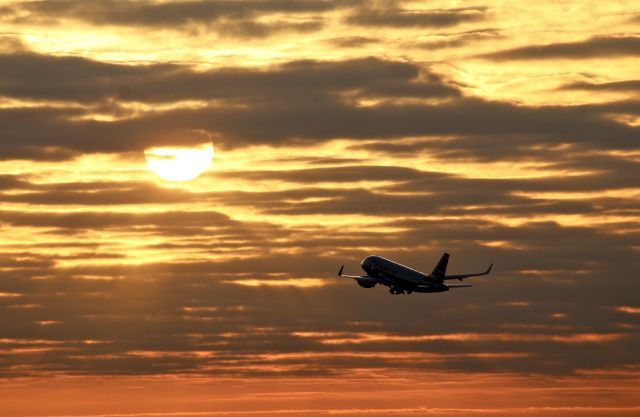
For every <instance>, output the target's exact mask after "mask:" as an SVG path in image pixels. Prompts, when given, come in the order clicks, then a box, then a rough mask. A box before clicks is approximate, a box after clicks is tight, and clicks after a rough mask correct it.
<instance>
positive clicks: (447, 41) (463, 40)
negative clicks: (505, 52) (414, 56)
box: [418, 29, 503, 49]
mask: <svg viewBox="0 0 640 417" xmlns="http://www.w3.org/2000/svg"><path fill="white" fill-rule="evenodd" d="M502 37H503V35H502V34H501V32H500V31H499V30H497V29H478V30H471V31H467V32H462V33H454V34H442V35H434V36H433V38H434V40H430V41H425V42H420V43H419V44H418V46H419V47H421V48H425V49H443V48H460V47H463V46H466V45H469V44H471V43H475V42H482V41H489V40H494V41H495V40H498V39H500V38H502Z"/></svg>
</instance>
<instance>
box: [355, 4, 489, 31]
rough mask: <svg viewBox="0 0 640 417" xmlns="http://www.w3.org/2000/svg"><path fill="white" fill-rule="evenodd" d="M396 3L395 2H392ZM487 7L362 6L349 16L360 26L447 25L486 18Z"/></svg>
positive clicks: (409, 26)
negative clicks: (429, 8)
mask: <svg viewBox="0 0 640 417" xmlns="http://www.w3.org/2000/svg"><path fill="white" fill-rule="evenodd" d="M392 3H394V2H392ZM485 11H486V9H485V8H461V9H448V10H428V11H422V10H421V11H414V10H407V9H402V8H400V7H393V6H392V7H385V8H362V9H359V10H358V11H356V12H354V13H353V14H352V15H350V16H348V17H347V23H350V24H353V25H359V26H372V27H375V26H382V27H385V26H387V27H394V28H416V27H438V28H439V27H447V26H455V25H458V24H461V23H467V22H475V21H480V20H483V19H485Z"/></svg>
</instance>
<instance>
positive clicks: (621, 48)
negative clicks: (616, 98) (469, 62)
mask: <svg viewBox="0 0 640 417" xmlns="http://www.w3.org/2000/svg"><path fill="white" fill-rule="evenodd" d="M638 51H640V37H637V36H615V37H614V36H602V37H595V38H591V39H587V40H584V41H578V42H564V43H552V44H548V45H532V46H523V47H520V48H514V49H508V50H504V51H498V52H492V53H489V54H485V55H482V56H481V57H483V58H486V59H491V60H497V61H508V60H525V59H586V58H601V57H615V56H638V55H639V54H640V52H638Z"/></svg>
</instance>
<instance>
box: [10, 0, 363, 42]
mask: <svg viewBox="0 0 640 417" xmlns="http://www.w3.org/2000/svg"><path fill="white" fill-rule="evenodd" d="M358 3H360V2H359V1H332V0H321V1H311V2H310V1H304V0H277V1H272V0H248V1H224V0H223V1H215V2H211V1H201V0H194V1H186V2H185V1H169V2H155V1H148V0H143V1H130V0H126V1H116V0H107V1H101V2H99V3H92V4H88V3H86V2H83V1H79V0H62V1H59V0H54V1H50V0H43V1H34V2H25V3H20V4H15V5H10V6H4V7H2V8H1V9H0V11H1V12H2V13H3V14H4V15H5V16H6V17H5V20H9V21H12V22H13V23H14V24H21V23H27V22H30V23H33V22H34V21H36V22H38V21H40V22H43V21H44V22H49V23H50V22H51V21H52V20H53V21H57V22H58V23H59V24H62V23H63V22H64V21H65V20H66V19H72V20H79V21H85V22H88V23H91V24H95V25H119V26H130V25H135V26H138V27H140V26H142V27H148V28H152V29H163V30H166V29H169V30H175V29H178V30H181V29H188V28H192V27H194V26H196V27H197V26H204V27H206V28H207V30H213V31H216V32H217V33H218V34H219V36H222V37H240V38H263V37H268V36H271V35H273V34H276V33H281V32H310V31H315V30H319V29H320V28H321V27H322V24H323V22H322V20H321V18H320V17H319V15H320V14H322V13H324V12H330V11H332V10H335V9H341V8H345V7H351V6H352V5H354V4H358ZM283 14H284V15H288V16H289V17H298V16H303V17H304V16H309V15H313V16H312V17H306V18H303V19H300V18H298V19H297V20H296V21H291V20H287V19H286V18H284V19H283V18H282V17H281V16H280V20H279V21H277V22H269V23H265V22H263V21H262V19H263V18H264V17H265V16H270V15H273V16H278V15H283ZM52 16H55V17H53V18H52Z"/></svg>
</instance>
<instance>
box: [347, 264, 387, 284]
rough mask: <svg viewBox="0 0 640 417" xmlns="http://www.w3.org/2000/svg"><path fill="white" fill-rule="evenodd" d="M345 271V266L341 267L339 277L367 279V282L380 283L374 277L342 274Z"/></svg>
mask: <svg viewBox="0 0 640 417" xmlns="http://www.w3.org/2000/svg"><path fill="white" fill-rule="evenodd" d="M343 269H344V265H342V266H341V267H340V270H339V271H338V276H339V277H343V278H353V279H365V280H372V281H374V280H375V282H378V280H377V279H375V278H374V277H370V276H369V275H343V274H342V270H343Z"/></svg>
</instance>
